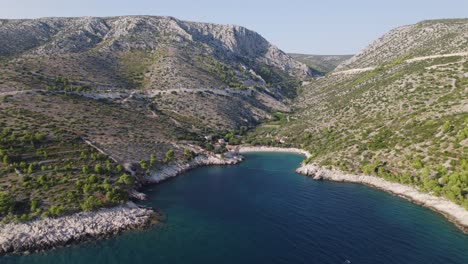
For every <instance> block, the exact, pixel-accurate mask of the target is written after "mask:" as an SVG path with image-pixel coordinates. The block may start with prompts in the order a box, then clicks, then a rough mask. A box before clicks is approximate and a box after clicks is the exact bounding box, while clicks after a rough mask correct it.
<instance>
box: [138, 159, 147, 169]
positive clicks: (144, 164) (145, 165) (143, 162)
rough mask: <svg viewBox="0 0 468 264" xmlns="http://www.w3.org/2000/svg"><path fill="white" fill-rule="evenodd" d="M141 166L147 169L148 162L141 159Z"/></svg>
mask: <svg viewBox="0 0 468 264" xmlns="http://www.w3.org/2000/svg"><path fill="white" fill-rule="evenodd" d="M139 163H140V166H141V168H142V169H146V168H147V167H148V164H147V163H146V160H140V162H139Z"/></svg>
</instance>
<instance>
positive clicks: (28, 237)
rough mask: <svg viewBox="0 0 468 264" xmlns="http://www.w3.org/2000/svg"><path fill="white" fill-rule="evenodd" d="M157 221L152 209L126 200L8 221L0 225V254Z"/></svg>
mask: <svg viewBox="0 0 468 264" xmlns="http://www.w3.org/2000/svg"><path fill="white" fill-rule="evenodd" d="M156 222H157V214H156V212H154V211H153V210H152V209H148V208H141V207H138V206H137V205H135V204H134V203H132V202H128V203H127V204H125V205H120V206H117V207H111V208H102V209H100V210H97V211H92V212H80V213H74V214H71V215H68V216H61V217H58V218H42V219H38V220H33V221H30V222H26V223H19V224H14V223H10V224H6V225H3V226H2V227H1V228H0V255H5V254H29V253H33V252H40V251H45V250H48V249H54V248H58V247H64V246H67V245H70V244H77V243H80V242H84V241H89V240H93V239H98V238H107V237H110V236H113V235H115V234H119V233H122V232H124V231H128V230H136V229H140V228H146V227H148V226H151V225H153V224H155V223H156Z"/></svg>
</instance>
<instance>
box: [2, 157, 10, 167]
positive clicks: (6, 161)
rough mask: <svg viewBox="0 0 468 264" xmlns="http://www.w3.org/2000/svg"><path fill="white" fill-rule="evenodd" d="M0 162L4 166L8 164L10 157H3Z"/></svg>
mask: <svg viewBox="0 0 468 264" xmlns="http://www.w3.org/2000/svg"><path fill="white" fill-rule="evenodd" d="M2 160H3V163H4V164H5V165H8V164H10V157H8V155H4V156H3V159H2Z"/></svg>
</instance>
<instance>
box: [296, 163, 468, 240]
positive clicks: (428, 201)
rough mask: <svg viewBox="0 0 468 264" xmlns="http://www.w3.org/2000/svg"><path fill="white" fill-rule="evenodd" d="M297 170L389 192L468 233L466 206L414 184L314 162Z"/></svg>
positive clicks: (301, 172)
mask: <svg viewBox="0 0 468 264" xmlns="http://www.w3.org/2000/svg"><path fill="white" fill-rule="evenodd" d="M296 172H297V173H300V174H303V175H307V176H311V177H313V179H314V180H329V181H337V182H351V183H359V184H364V185H367V186H370V187H373V188H376V189H379V190H383V191H386V192H389V193H391V194H394V195H397V196H399V197H402V198H404V199H407V200H409V201H411V202H413V203H415V204H419V205H421V206H424V207H427V208H429V209H431V210H434V211H436V212H438V213H440V214H442V215H444V216H445V217H446V218H447V219H448V220H450V221H451V222H453V223H454V224H455V225H457V226H458V227H459V228H460V229H461V230H462V231H463V232H465V233H468V211H467V210H465V208H463V207H461V206H459V205H457V204H455V203H453V202H452V201H450V200H448V199H445V198H442V197H438V196H434V195H431V194H429V193H421V192H419V191H418V190H417V189H416V188H414V187H412V186H408V185H403V184H400V183H394V182H389V181H386V180H384V179H382V178H379V177H374V176H365V175H354V174H347V173H344V172H342V171H339V170H328V169H324V168H321V167H319V166H315V165H312V164H307V165H303V166H301V167H300V168H298V169H297V170H296Z"/></svg>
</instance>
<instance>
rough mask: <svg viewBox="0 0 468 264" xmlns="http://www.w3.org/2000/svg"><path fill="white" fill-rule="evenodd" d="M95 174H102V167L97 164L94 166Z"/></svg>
mask: <svg viewBox="0 0 468 264" xmlns="http://www.w3.org/2000/svg"><path fill="white" fill-rule="evenodd" d="M94 172H96V173H97V174H101V172H102V168H101V165H99V164H96V165H95V166H94Z"/></svg>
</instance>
